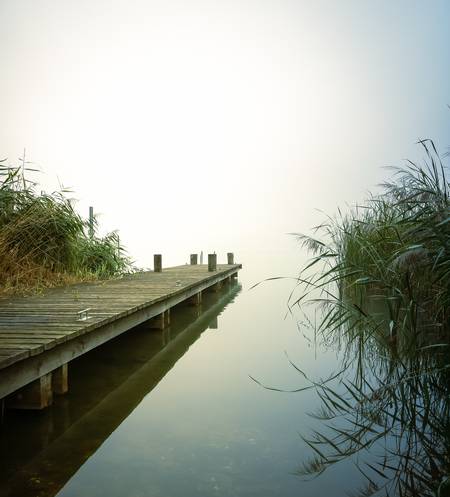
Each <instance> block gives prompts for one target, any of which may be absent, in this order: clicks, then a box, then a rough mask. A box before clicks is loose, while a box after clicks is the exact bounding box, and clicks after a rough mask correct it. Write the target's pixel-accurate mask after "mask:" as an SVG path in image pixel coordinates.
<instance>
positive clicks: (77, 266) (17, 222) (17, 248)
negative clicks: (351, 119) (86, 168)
mask: <svg viewBox="0 0 450 497" xmlns="http://www.w3.org/2000/svg"><path fill="white" fill-rule="evenodd" d="M24 174H25V171H24V170H23V169H22V168H20V167H11V166H8V165H6V163H5V160H3V161H0V285H1V289H2V290H1V293H3V294H5V293H16V292H27V291H36V290H39V289H41V288H44V287H48V286H55V285H59V284H64V283H69V282H74V281H82V280H86V279H95V278H104V277H112V276H116V275H119V274H122V273H123V272H126V271H128V270H130V268H131V264H130V260H129V259H128V257H127V256H126V255H125V252H124V249H123V247H121V246H120V244H119V240H118V237H117V235H116V234H115V233H111V234H109V235H107V236H106V237H97V236H94V237H92V238H91V237H89V236H88V235H87V233H88V226H87V222H86V221H85V220H84V219H82V218H81V217H80V216H79V214H77V213H76V211H75V210H74V208H73V205H72V203H71V201H70V200H69V199H67V198H66V197H65V196H64V193H63V192H55V193H52V194H47V193H44V192H41V193H37V192H36V189H35V187H36V185H35V184H33V183H32V182H29V181H27V180H26V179H25V176H24Z"/></svg>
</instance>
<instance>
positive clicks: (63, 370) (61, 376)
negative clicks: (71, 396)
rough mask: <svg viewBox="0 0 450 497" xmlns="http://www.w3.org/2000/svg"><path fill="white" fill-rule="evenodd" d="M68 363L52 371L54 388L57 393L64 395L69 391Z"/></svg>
mask: <svg viewBox="0 0 450 497" xmlns="http://www.w3.org/2000/svg"><path fill="white" fill-rule="evenodd" d="M68 369H69V368H68V365H67V364H63V365H62V366H61V367H60V368H57V369H55V370H54V371H52V390H53V393H54V394H56V395H63V394H65V393H67V392H68V391H69V380H68Z"/></svg>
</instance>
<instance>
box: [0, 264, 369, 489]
mask: <svg viewBox="0 0 450 497" xmlns="http://www.w3.org/2000/svg"><path fill="white" fill-rule="evenodd" d="M244 259H246V258H244ZM255 260H256V261H257V259H256V258H255ZM241 261H242V262H243V263H244V269H243V270H242V271H241V272H240V275H239V282H238V283H237V284H236V285H234V286H231V287H227V288H226V289H224V290H223V291H222V292H221V293H219V294H213V293H211V294H207V295H206V296H205V299H204V302H203V305H202V307H201V309H196V308H192V307H188V306H185V305H180V306H178V307H177V308H176V309H174V310H173V311H172V320H171V321H172V322H171V327H170V328H169V329H168V330H165V331H164V332H159V331H155V330H152V331H148V330H145V329H144V328H139V327H138V328H135V329H133V330H131V331H130V332H128V333H126V334H124V335H122V336H121V337H119V338H117V339H115V340H114V341H112V342H110V343H108V344H107V345H105V346H102V347H100V348H98V349H96V350H94V351H92V352H91V353H89V354H87V355H85V356H84V357H82V358H79V359H77V360H75V361H73V363H71V364H70V372H69V374H70V379H69V381H70V389H69V394H68V395H66V396H63V397H59V398H57V399H56V401H55V403H54V405H53V406H52V407H51V408H49V409H48V410H46V411H44V412H40V413H36V412H15V411H7V412H6V416H5V420H4V423H3V426H2V428H1V432H0V433H1V437H0V461H1V465H0V474H1V482H2V484H1V489H0V495H1V496H2V497H3V496H10V497H13V496H14V497H15V496H20V497H27V496H39V497H44V496H54V495H57V496H58V497H75V496H92V497H94V496H105V495H108V496H117V497H124V496H129V497H143V496H152V497H153V496H164V497H178V496H180V497H181V496H183V497H187V496H192V497H194V496H195V497H198V496H205V497H206V496H208V497H210V496H224V497H231V496H236V497H237V496H248V497H250V496H275V495H282V496H296V497H298V496H302V497H316V496H317V495H333V496H336V497H338V496H339V495H346V491H348V490H352V489H355V487H357V486H359V485H360V484H361V483H362V482H363V477H362V476H361V474H360V473H359V472H358V471H357V470H356V469H355V468H354V467H353V466H352V465H351V464H350V463H347V462H343V463H340V464H339V465H337V466H336V467H333V468H332V469H330V470H329V471H327V472H326V473H325V474H323V475H321V476H320V477H319V478H317V479H315V480H313V481H304V479H303V478H301V477H299V476H298V475H297V474H296V471H297V470H298V468H299V467H300V466H301V464H302V462H304V461H306V460H307V459H308V458H309V457H310V456H311V455H312V454H311V450H310V449H309V448H308V447H307V446H306V444H305V443H304V442H303V441H302V438H301V435H304V436H307V435H309V434H310V433H311V430H312V429H313V428H318V427H319V422H318V421H316V420H314V419H312V418H311V417H310V416H309V415H308V413H309V412H311V411H313V410H314V409H315V408H316V407H318V406H319V400H318V398H317V396H316V394H315V393H314V392H313V391H307V392H301V393H286V392H283V393H280V392H274V391H271V390H268V389H265V388H263V387H262V386H260V385H259V384H257V383H256V382H255V381H253V380H252V378H251V377H253V378H255V379H257V380H258V381H260V382H262V383H263V384H265V385H267V386H273V387H279V388H281V389H287V390H289V389H295V388H299V387H301V386H304V385H305V382H304V379H303V378H302V377H301V375H300V374H299V373H298V372H297V371H296V370H295V368H293V367H292V365H291V364H290V363H289V360H288V357H289V359H291V360H292V361H293V362H294V363H295V364H297V365H299V366H300V367H301V368H302V369H304V370H305V371H307V372H308V374H310V375H311V376H313V377H320V376H327V375H328V374H329V373H330V372H332V371H333V370H334V368H336V365H337V356H336V353H335V352H334V351H332V350H323V349H321V348H319V347H317V346H315V344H314V341H313V340H312V337H311V335H310V334H308V333H307V332H306V330H305V329H304V328H303V327H302V325H301V323H300V325H299V323H298V319H297V318H296V317H295V316H292V315H290V314H287V315H286V311H287V299H288V297H289V293H290V290H291V289H292V287H293V281H292V280H277V281H271V282H266V283H264V284H262V285H259V286H257V287H256V288H253V289H250V287H251V286H252V285H253V284H254V283H256V282H258V281H260V280H261V279H263V278H264V277H267V276H276V275H277V272H276V271H277V270H278V269H279V268H275V269H273V271H274V272H272V273H271V269H268V267H269V268H271V265H270V264H269V265H268V266H267V264H264V265H263V264H261V263H260V262H261V261H259V263H258V261H257V262H256V265H255V264H253V265H252V264H251V261H250V260H248V261H247V262H246V260H239V262H241ZM266 262H267V261H266ZM258 264H259V265H258ZM295 269H296V268H292V272H291V274H293V273H295ZM287 356H288V357H287Z"/></svg>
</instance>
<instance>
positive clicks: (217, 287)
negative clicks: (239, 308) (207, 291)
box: [211, 281, 222, 293]
mask: <svg viewBox="0 0 450 497" xmlns="http://www.w3.org/2000/svg"><path fill="white" fill-rule="evenodd" d="M221 288H222V281H218V282H217V283H216V284H214V285H213V286H212V287H211V289H212V291H213V292H215V293H217V292H220V289H221Z"/></svg>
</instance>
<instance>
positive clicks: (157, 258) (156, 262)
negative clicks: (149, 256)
mask: <svg viewBox="0 0 450 497" xmlns="http://www.w3.org/2000/svg"><path fill="white" fill-rule="evenodd" d="M153 271H154V272H155V273H160V272H161V271H162V255H161V254H155V255H154V256H153Z"/></svg>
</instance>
